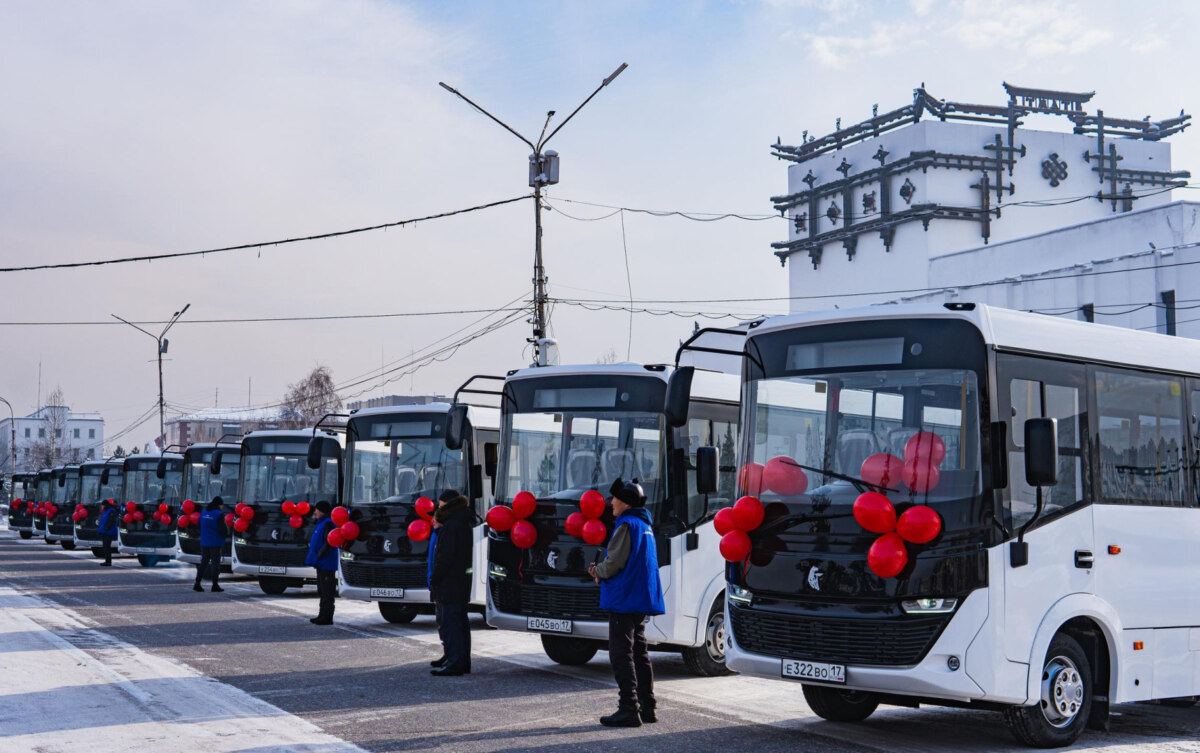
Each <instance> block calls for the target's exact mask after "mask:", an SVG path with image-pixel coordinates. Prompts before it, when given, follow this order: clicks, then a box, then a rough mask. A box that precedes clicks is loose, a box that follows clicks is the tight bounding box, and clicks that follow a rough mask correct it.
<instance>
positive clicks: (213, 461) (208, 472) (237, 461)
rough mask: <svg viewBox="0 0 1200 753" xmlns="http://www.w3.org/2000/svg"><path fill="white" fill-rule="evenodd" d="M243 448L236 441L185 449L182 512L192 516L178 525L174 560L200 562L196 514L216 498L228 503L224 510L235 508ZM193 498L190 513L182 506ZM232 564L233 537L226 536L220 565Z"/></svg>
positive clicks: (176, 527) (206, 443)
mask: <svg viewBox="0 0 1200 753" xmlns="http://www.w3.org/2000/svg"><path fill="white" fill-rule="evenodd" d="M240 451H241V447H240V445H239V444H238V443H237V442H219V443H217V442H196V443H194V444H190V445H188V446H187V448H186V449H184V451H183V494H182V496H183V501H182V502H180V509H179V510H177V511H175V512H177V513H178V514H179V515H185V514H187V515H189V516H190V517H189V519H188V524H187V525H186V526H181V525H179V523H178V521H177V522H176V524H175V542H176V552H177V554H176V555H175V559H177V560H179V561H180V562H186V563H188V564H189V565H199V564H200V559H201V552H200V524H199V523H198V522H197V523H193V522H192V520H194V519H195V517H196V516H195V513H202V512H204V509H205V508H206V507H208V503H209V502H212V501H213V498H214V497H220V498H221V501H222V502H224V503H225V507H224V510H225V513H229V512H230V511H232V510H233V506H234V505H235V504H236V498H237V485H238V468H239V467H240V466H241V454H240ZM189 500H190V501H191V503H192V504H191V505H190V507H191V508H192V512H191V513H185V512H184V511H183V507H184V506H187V503H188V501H189ZM232 563H233V540H232V537H227V538H226V539H225V547H224V548H223V549H222V550H221V565H220V566H221V567H228V566H229V565H231V564H232Z"/></svg>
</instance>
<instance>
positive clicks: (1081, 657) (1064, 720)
mask: <svg viewBox="0 0 1200 753" xmlns="http://www.w3.org/2000/svg"><path fill="white" fill-rule="evenodd" d="M1091 708H1092V668H1091V665H1090V664H1089V662H1088V658H1087V654H1086V653H1084V650H1083V647H1082V646H1080V645H1079V642H1078V641H1076V640H1075V639H1074V638H1072V637H1071V636H1069V635H1066V634H1065V633H1059V634H1058V635H1056V636H1054V640H1052V641H1051V642H1050V648H1049V650H1048V651H1046V662H1045V664H1044V665H1043V666H1042V678H1041V698H1040V700H1039V702H1038V704H1037V705H1036V706H1013V707H1011V708H1008V709H1005V711H1004V721H1005V722H1006V723H1007V724H1008V729H1009V731H1011V732H1012V734H1013V737H1015V738H1016V739H1017V741H1018V742H1021V743H1024V744H1025V745H1029V746H1031V747H1034V748H1061V747H1065V746H1067V745H1070V744H1071V743H1073V742H1075V739H1076V738H1078V737H1079V735H1080V733H1082V732H1083V730H1084V729H1085V728H1086V727H1087V722H1088V715H1089V714H1090V713H1091Z"/></svg>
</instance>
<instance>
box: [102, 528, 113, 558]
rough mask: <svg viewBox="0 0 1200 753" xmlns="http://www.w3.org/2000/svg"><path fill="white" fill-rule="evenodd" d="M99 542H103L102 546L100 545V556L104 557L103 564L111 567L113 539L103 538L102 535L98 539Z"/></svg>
mask: <svg viewBox="0 0 1200 753" xmlns="http://www.w3.org/2000/svg"><path fill="white" fill-rule="evenodd" d="M100 540H101V541H102V542H104V543H103V544H101V545H100V554H101V555H102V556H103V557H104V562H105V563H106V564H109V565H111V564H112V544H113V537H112V536H103V535H102V536H101V537H100Z"/></svg>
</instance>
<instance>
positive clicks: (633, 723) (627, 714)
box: [600, 706, 642, 727]
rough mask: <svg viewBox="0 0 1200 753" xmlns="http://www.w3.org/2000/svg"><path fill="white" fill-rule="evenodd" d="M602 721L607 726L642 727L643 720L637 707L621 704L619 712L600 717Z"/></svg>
mask: <svg viewBox="0 0 1200 753" xmlns="http://www.w3.org/2000/svg"><path fill="white" fill-rule="evenodd" d="M600 723H601V724H603V725H604V726H605V727H640V726H642V720H641V719H640V718H638V710H637V707H636V706H634V707H633V708H626V707H624V706H621V707H619V708H618V709H617V713H615V714H609V715H608V716H602V717H600Z"/></svg>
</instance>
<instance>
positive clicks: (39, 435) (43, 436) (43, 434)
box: [38, 429, 46, 439]
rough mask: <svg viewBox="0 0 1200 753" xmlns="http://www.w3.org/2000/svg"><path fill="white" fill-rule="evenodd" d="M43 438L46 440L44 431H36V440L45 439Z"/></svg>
mask: <svg viewBox="0 0 1200 753" xmlns="http://www.w3.org/2000/svg"><path fill="white" fill-rule="evenodd" d="M45 438H46V430H45V429H38V439H45Z"/></svg>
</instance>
